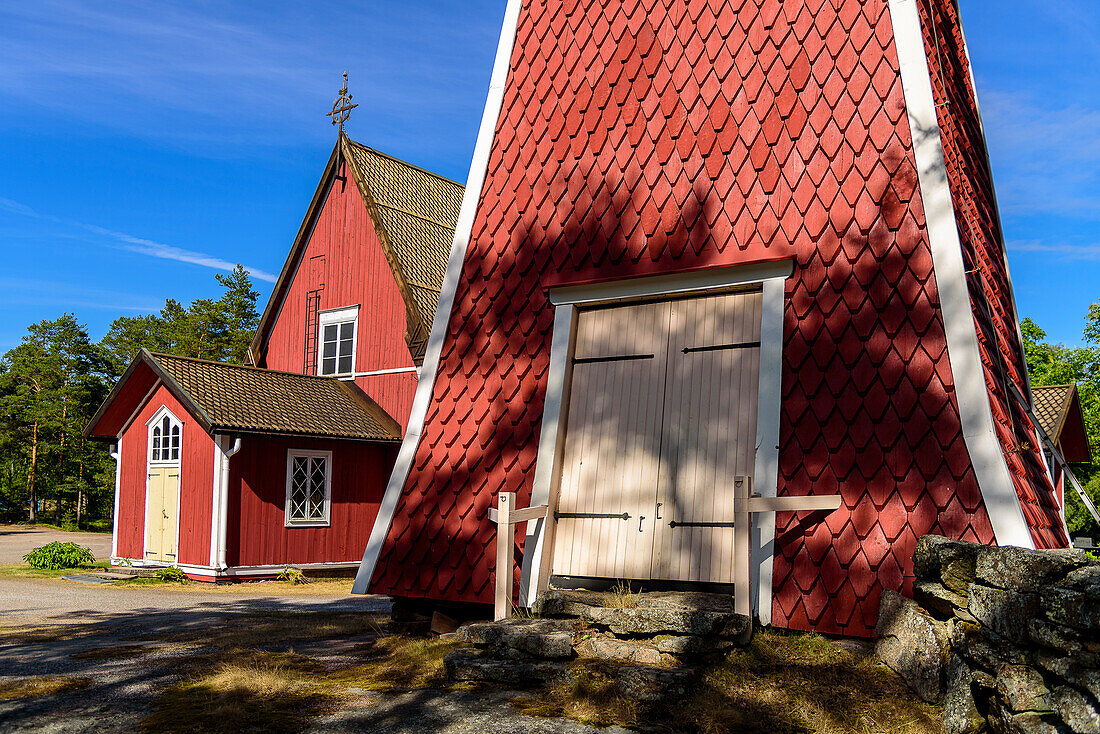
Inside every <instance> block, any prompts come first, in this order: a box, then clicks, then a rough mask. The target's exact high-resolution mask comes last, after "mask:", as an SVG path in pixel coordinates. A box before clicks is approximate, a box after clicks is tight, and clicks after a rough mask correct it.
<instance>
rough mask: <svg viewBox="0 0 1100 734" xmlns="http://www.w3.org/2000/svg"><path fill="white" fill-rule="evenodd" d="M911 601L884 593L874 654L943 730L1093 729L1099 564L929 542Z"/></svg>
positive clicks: (1096, 723)
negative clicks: (932, 711)
mask: <svg viewBox="0 0 1100 734" xmlns="http://www.w3.org/2000/svg"><path fill="white" fill-rule="evenodd" d="M913 562H914V566H915V571H916V577H917V578H916V583H915V584H914V587H913V596H914V599H907V598H905V597H903V596H901V595H900V594H897V593H895V592H892V591H888V592H886V593H884V594H883V596H882V606H881V611H880V616H879V622H878V627H877V628H876V630H875V638H876V651H877V653H878V655H879V657H880V658H881V659H882V660H883V661H884V662H885V663H886V664H887V665H889V666H890V667H891V668H893V669H894V670H895V671H897V672H898V673H899V674H900V675H901V676H902V677H903V678H904V679H905V680H906V682H907V683H908V684H909V686H910V687H911V688H912V689H913V690H914V691H915V692H916V693H917V694H918V695H920V696H921V697H922V698H923V699H925V700H926V701H937V702H942V703H943V704H944V715H945V720H946V723H947V728H948V731H950V732H952V734H963V733H964V732H965V733H967V734H969V733H977V732H984V731H992V732H995V733H996V734H1001V733H1002V732H1003V733H1009V732H1011V733H1016V732H1020V733H1024V732H1026V733H1028V734H1030V733H1031V732H1036V733H1038V732H1043V733H1044V734H1046V733H1050V734H1056V733H1061V732H1066V733H1068V732H1077V733H1081V734H1084V733H1085V732H1090V733H1093V734H1100V704H1098V701H1100V562H1098V561H1095V560H1091V559H1089V557H1088V556H1086V555H1085V553H1084V552H1083V551H1031V550H1023V549H1021V548H1011V547H1003V548H997V547H989V546H983V545H977V544H974V543H965V542H961V541H955V540H948V539H947V538H941V537H939V536H934V535H928V536H925V537H923V538H921V539H920V540H919V541H918V543H917V549H916V552H915V553H914V554H913Z"/></svg>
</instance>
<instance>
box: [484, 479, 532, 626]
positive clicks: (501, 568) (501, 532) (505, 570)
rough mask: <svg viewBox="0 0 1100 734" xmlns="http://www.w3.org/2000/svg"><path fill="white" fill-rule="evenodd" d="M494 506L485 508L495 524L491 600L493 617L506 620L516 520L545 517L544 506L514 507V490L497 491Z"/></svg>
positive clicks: (509, 598)
mask: <svg viewBox="0 0 1100 734" xmlns="http://www.w3.org/2000/svg"><path fill="white" fill-rule="evenodd" d="M497 497H498V500H497V501H498V505H497V506H496V507H490V508H489V519H490V520H492V521H493V522H495V523H496V524H497V570H496V587H497V588H496V595H495V597H494V599H493V619H494V620H499V619H506V618H508V617H509V616H511V612H512V560H513V559H512V548H513V544H514V542H515V536H516V533H515V531H514V530H513V529H512V527H513V526H514V525H515V524H516V523H521V522H527V521H528V520H538V519H539V518H540V517H546V505H536V506H534V507H525V508H523V509H522V510H517V509H516V493H515V492H501V493H500V494H499V495H497Z"/></svg>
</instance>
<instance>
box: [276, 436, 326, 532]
mask: <svg viewBox="0 0 1100 734" xmlns="http://www.w3.org/2000/svg"><path fill="white" fill-rule="evenodd" d="M286 471H287V484H286V525H287V526H291V525H307V526H309V525H328V522H329V507H330V505H331V501H332V452H331V451H306V450H295V449H291V450H290V451H289V452H288V453H287V467H286Z"/></svg>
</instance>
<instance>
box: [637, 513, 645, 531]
mask: <svg viewBox="0 0 1100 734" xmlns="http://www.w3.org/2000/svg"><path fill="white" fill-rule="evenodd" d="M643 520H645V515H639V516H638V532H639V533H640V532H642V521H643Z"/></svg>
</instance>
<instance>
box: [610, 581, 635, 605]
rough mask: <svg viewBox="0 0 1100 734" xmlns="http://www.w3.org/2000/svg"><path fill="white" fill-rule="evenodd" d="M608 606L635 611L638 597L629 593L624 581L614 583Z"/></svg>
mask: <svg viewBox="0 0 1100 734" xmlns="http://www.w3.org/2000/svg"><path fill="white" fill-rule="evenodd" d="M608 593H609V594H610V597H611V598H610V604H609V605H608V606H612V607H616V608H618V609H635V608H637V606H638V597H637V595H636V594H634V593H633V592H631V590H630V585H629V584H627V583H626V582H625V581H616V582H615V586H614V588H612V589H611V591H610V592H608Z"/></svg>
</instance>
